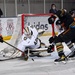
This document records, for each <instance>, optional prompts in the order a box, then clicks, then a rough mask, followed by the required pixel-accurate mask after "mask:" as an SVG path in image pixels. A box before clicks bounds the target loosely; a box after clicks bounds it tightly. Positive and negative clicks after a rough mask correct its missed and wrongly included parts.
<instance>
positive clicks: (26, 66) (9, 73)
mask: <svg viewBox="0 0 75 75" xmlns="http://www.w3.org/2000/svg"><path fill="white" fill-rule="evenodd" d="M48 38H49V37H40V39H41V40H42V41H43V42H44V43H46V45H48V44H49V43H48ZM63 44H64V43H63ZM5 46H6V44H4V43H0V49H3V48H4V47H5ZM64 52H65V54H68V53H69V52H70V50H69V49H68V48H67V46H66V45H65V44H64ZM32 58H33V59H34V61H32V60H31V57H30V58H29V60H28V61H24V60H21V59H20V58H18V59H13V60H8V61H0V75H75V60H74V61H71V62H68V63H67V64H61V63H60V64H56V65H55V64H54V62H53V61H54V59H55V58H58V55H57V51H55V52H53V53H52V54H51V56H48V57H32Z"/></svg>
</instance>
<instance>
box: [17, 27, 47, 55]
mask: <svg viewBox="0 0 75 75" xmlns="http://www.w3.org/2000/svg"><path fill="white" fill-rule="evenodd" d="M43 33H44V31H43V30H42V31H37V30H36V28H35V27H30V26H26V27H25V28H24V33H23V35H22V41H21V42H20V43H19V44H18V46H17V48H18V49H20V50H22V52H25V53H28V50H27V48H29V49H31V50H33V49H35V50H36V49H38V48H41V47H42V46H41V44H42V45H43V47H46V46H45V44H44V43H42V42H41V40H40V39H39V38H38V35H39V34H40V35H41V34H43ZM31 50H30V53H32V54H33V55H36V56H39V54H38V52H36V54H35V53H33V52H32V51H31Z"/></svg>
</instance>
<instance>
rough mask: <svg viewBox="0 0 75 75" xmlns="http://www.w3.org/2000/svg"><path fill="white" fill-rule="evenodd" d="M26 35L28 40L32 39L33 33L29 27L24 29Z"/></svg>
mask: <svg viewBox="0 0 75 75" xmlns="http://www.w3.org/2000/svg"><path fill="white" fill-rule="evenodd" d="M24 34H25V36H26V37H27V38H30V37H31V35H32V31H31V30H30V29H29V27H25V28H24Z"/></svg>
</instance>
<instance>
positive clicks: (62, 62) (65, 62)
mask: <svg viewBox="0 0 75 75" xmlns="http://www.w3.org/2000/svg"><path fill="white" fill-rule="evenodd" d="M54 64H67V61H60V62H54Z"/></svg>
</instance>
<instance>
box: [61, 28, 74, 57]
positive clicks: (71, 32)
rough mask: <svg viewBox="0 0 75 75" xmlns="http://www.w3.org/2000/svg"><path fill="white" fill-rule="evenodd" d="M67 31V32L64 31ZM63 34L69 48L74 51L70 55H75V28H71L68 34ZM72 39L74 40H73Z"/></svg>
mask: <svg viewBox="0 0 75 75" xmlns="http://www.w3.org/2000/svg"><path fill="white" fill-rule="evenodd" d="M64 33H65V32H64ZM64 33H63V35H61V37H62V39H63V41H64V42H65V43H66V45H67V46H68V48H69V49H70V50H71V51H73V54H72V55H70V57H73V56H75V48H74V45H73V43H72V42H73V39H75V29H70V30H69V31H68V32H67V33H66V34H64ZM71 40H72V41H71Z"/></svg>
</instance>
